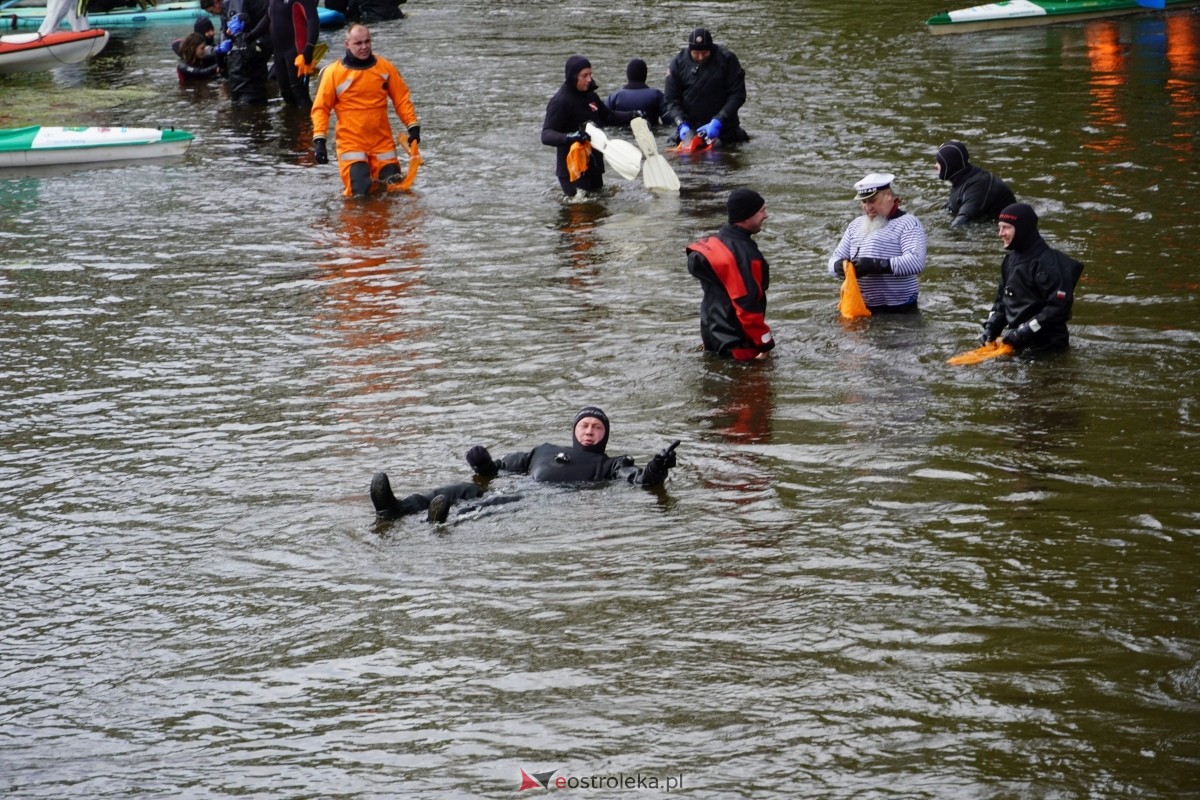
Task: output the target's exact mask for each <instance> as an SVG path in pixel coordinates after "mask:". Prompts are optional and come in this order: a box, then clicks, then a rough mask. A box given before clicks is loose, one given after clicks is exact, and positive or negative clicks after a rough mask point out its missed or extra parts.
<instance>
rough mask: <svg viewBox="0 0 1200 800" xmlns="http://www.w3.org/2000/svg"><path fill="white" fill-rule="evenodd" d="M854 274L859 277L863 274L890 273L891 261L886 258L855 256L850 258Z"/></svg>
mask: <svg viewBox="0 0 1200 800" xmlns="http://www.w3.org/2000/svg"><path fill="white" fill-rule="evenodd" d="M850 263H851V264H853V265H854V274H855V275H857V276H859V277H860V278H861V277H862V276H863V275H891V274H892V262H891V259H887V258H866V257H864V258H855V259H851V261H850Z"/></svg>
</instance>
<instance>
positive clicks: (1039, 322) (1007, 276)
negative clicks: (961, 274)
mask: <svg viewBox="0 0 1200 800" xmlns="http://www.w3.org/2000/svg"><path fill="white" fill-rule="evenodd" d="M1081 274H1083V265H1082V264H1080V263H1079V262H1078V261H1076V260H1074V259H1073V258H1070V257H1069V256H1066V255H1064V254H1063V253H1060V252H1059V251H1057V250H1055V249H1054V248H1052V247H1050V246H1049V245H1048V244H1046V242H1045V240H1044V239H1042V237H1041V236H1036V237H1034V238H1033V240H1032V241H1031V242H1029V243H1028V244H1027V245H1025V246H1024V247H1023V249H1022V250H1020V251H1016V250H1013V251H1012V252H1010V253H1009V254H1008V255H1006V256H1005V257H1004V262H1003V263H1002V264H1001V265H1000V285H999V287H998V288H997V289H996V299H995V302H994V303H993V304H992V310H991V313H990V314H989V315H988V318H987V321H986V322H984V324H983V327H984V332H985V334H986V335H987V338H988V339H994V338H996V337H997V336H998V335H999V334H1000V331H1002V330H1003V329H1004V328H1005V327H1008V328H1009V329H1016V328H1017V327H1018V326H1021V325H1027V328H1026V329H1024V330H1027V331H1028V333H1027V334H1026V335H1025V341H1023V342H1022V344H1021V345H1020V348H1019V349H1021V350H1027V349H1038V350H1043V349H1058V348H1064V347H1067V346H1068V345H1069V344H1070V336H1069V335H1068V333H1067V320H1069V319H1070V318H1071V306H1072V304H1073V303H1074V301H1075V285H1076V284H1077V283H1078V282H1079V276H1080V275H1081Z"/></svg>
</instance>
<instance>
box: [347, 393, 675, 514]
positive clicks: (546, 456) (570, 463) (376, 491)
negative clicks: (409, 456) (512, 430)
mask: <svg viewBox="0 0 1200 800" xmlns="http://www.w3.org/2000/svg"><path fill="white" fill-rule="evenodd" d="M610 431H611V427H610V425H609V421H608V416H607V415H606V414H605V413H604V411H603V410H602V409H600V408H597V407H596V406H585V407H584V408H581V409H580V410H579V412H578V413H577V414H576V415H575V420H574V423H573V425H572V429H571V446H570V447H562V446H560V445H554V444H540V445H538V446H537V447H535V448H533V449H532V450H529V451H527V452H520V453H512V454H510V455H507V456H504V457H503V458H498V459H496V458H492V454H491V453H489V452H488V449H487V448H486V447H484V446H483V445H475V446H474V447H472V448H471V449H470V450H468V451H467V463H468V464H470V465H471V469H473V470H474V471H475V474H476V475H477V476H479V477H480V478H483V479H484V480H485V481H486V480H489V479H491V478H493V477H495V476H496V475H498V474H499V473H500V472H513V473H518V474H523V475H528V476H530V477H531V478H533V479H534V480H536V481H542V482H545V483H590V482H598V481H625V482H626V483H630V484H633V485H636V486H646V487H654V486H659V485H661V484H662V483H663V482H664V481H665V480H666V479H667V475H668V473H669V471H670V470H671V468H672V467H674V466H675V448H676V447H677V446H678V445H679V442H678V441H675V442H673V443H672V444H671V445H670V446H668V447H667V448H665V449H664V450H662V451H661V452H659V453H658V454H657V455H655V456H653V457H652V458H651V459H650V460H649V461H648V462H647V463H646V466H645V467H637V466H636V465H635V464H634V461H633V459H632V458H631V457H629V456H615V457H614V456H609V455H607V454H606V452H605V450H606V449H607V447H608V435H609V433H610ZM485 491H486V490H485V489H484V488H483V487H481V486H480V485H478V484H476V483H467V482H461V483H452V484H447V485H446V486H441V487H438V488H437V489H434V490H432V491H430V492H425V493H423V494H410V495H408V496H407V497H405V498H403V499H401V500H397V499H396V496H395V495H394V494H393V493H392V486H391V482H390V481H389V480H388V476H387V474H386V473H383V472H378V473H376V474H375V476H374V477H373V478H372V479H371V502H372V503H373V504H374V505H375V514H376V516H378V517H379V518H380V519H396V518H398V517H402V516H405V515H408V514H419V513H421V512H425V513H426V519H427V520H428V521H430V522H445V521H446V518H447V516H448V515H449V513H450V509H451V507H452V506H454V505H455V504H457V503H462V502H464V501H472V500H479V501H480V502H478V503H476V504H474V507H480V506H486V505H493V504H498V503H504V502H511V501H513V500H515V499H517V498H515V497H513V496H505V495H500V496H489V497H484V494H485Z"/></svg>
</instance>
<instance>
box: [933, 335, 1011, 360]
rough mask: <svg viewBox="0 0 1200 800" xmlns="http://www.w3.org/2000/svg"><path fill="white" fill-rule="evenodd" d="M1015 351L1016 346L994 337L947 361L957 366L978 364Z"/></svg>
mask: <svg viewBox="0 0 1200 800" xmlns="http://www.w3.org/2000/svg"><path fill="white" fill-rule="evenodd" d="M1014 352H1016V348H1014V347H1013V346H1012V345H1011V344H1005V343H1004V342H1002V341H1000V340H999V339H993V340H992V341H990V342H988V343H987V344H985V345H983V346H982V347H976V348H975V349H974V350H968V351H967V352H965V353H959V354H958V355H956V356H954V357H953V358H948V359H946V363H947V364H953V365H955V366H956V367H958V366H963V365H964V364H978V363H979V362H981V361H987V360H988V359H992V358H998V357H1000V356H1007V355H1012V354H1013V353H1014Z"/></svg>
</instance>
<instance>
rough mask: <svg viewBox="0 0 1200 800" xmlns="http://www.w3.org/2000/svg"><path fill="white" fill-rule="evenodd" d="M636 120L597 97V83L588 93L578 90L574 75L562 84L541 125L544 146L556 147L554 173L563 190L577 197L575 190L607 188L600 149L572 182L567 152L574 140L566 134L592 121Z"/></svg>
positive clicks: (602, 124)
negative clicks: (585, 169) (585, 168)
mask: <svg viewBox="0 0 1200 800" xmlns="http://www.w3.org/2000/svg"><path fill="white" fill-rule="evenodd" d="M631 119H633V114H632V113H629V112H616V111H613V110H612V109H610V108H609V107H608V106H607V105H605V104H604V101H603V100H601V99H600V95H598V94H596V84H595V83H592V85H591V86H590V87H589V88H588V89H587V91H583V92H581V91H579V90H578V89H576V88H575V78H574V76H572V77H570V78H567V80H565V81H563V85H562V86H560V87H559V89H558V91H557V92H555V93H554V96H553V97H551V98H550V102H549V103H547V104H546V119H545V121H544V122H543V123H542V144H545V145H550V146H552V147H556V148H557V150H556V152H555V164H554V174H555V176H556V177H557V178H558V182H559V184H560V185H561V186H562V188H563V191H564V192H566V194H568V195H570V196H574V194H575V192H576V190H578V189H583V190H584V191H588V192H594V191H596V190H598V189H600V188H601V187H602V186H604V156H603V154H601V152H600V151H599V150H592V157H591V161H590V162H589V163H588V168H587V172H585V173H583V175H581V176H580V177H579V180H577V181H575V182H574V183H572V182H571V176H570V172H569V171H568V170H567V153H569V152H570V151H571V144H572V141H571V140H570V139H568V138H567V134H570V133H578V132H579V131H580V130H581V129H582V128H583V126H584V124H585V123H587V122H590V123H592V124H593V125H595V126H596V127H603V126H605V125H610V124H613V123H616V124H620V123H623V122H629V120H631Z"/></svg>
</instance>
